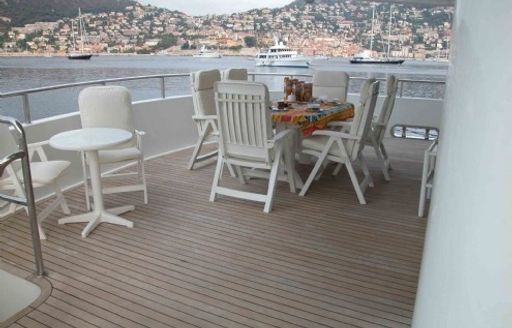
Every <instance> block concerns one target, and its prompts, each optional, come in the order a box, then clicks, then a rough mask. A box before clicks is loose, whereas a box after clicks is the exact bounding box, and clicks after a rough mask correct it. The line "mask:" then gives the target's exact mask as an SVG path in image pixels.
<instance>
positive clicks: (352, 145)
mask: <svg viewBox="0 0 512 328" xmlns="http://www.w3.org/2000/svg"><path fill="white" fill-rule="evenodd" d="M365 83H366V84H370V83H371V84H370V85H369V87H368V88H367V89H368V93H366V94H362V95H361V97H362V98H363V99H362V101H361V103H363V104H364V107H363V108H360V109H359V110H357V111H356V115H355V116H354V120H353V122H352V126H351V128H350V132H349V133H344V132H341V131H332V130H317V131H315V132H313V135H312V136H311V137H308V138H305V139H304V140H303V142H302V146H303V151H302V152H303V153H305V154H308V155H312V156H315V157H317V158H318V160H317V162H316V164H315V166H314V168H313V170H312V172H311V174H310V175H309V177H308V179H307V181H306V183H305V184H304V187H303V188H302V190H301V192H300V194H299V195H300V196H304V195H305V194H306V192H307V191H308V189H309V187H310V186H311V183H312V182H313V180H314V179H315V177H316V176H317V174H318V173H319V172H320V169H321V168H322V166H323V164H324V162H325V161H332V162H336V163H338V166H337V167H336V169H335V174H337V173H338V172H339V170H340V169H341V167H342V166H343V165H345V166H346V168H347V171H348V174H349V176H350V179H351V180H352V184H353V185H354V189H355V191H356V194H357V198H358V200H359V203H361V204H366V199H365V197H364V192H365V190H366V188H367V187H368V186H370V187H373V180H372V177H371V175H370V171H369V170H368V166H367V165H366V161H365V158H364V156H363V153H362V150H363V148H364V141H365V140H366V138H367V136H368V133H369V131H370V129H371V122H372V117H373V113H374V111H375V103H376V102H377V97H378V94H379V82H372V81H366V82H365ZM363 89H366V88H363ZM366 99H368V101H366ZM356 163H359V164H360V165H361V169H362V171H363V174H364V179H363V180H362V182H359V181H358V178H357V175H356V173H355V171H354V164H356Z"/></svg>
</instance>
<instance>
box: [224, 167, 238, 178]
mask: <svg viewBox="0 0 512 328" xmlns="http://www.w3.org/2000/svg"><path fill="white" fill-rule="evenodd" d="M226 166H227V167H228V171H229V175H231V177H233V178H236V172H235V169H233V166H232V165H231V164H226Z"/></svg>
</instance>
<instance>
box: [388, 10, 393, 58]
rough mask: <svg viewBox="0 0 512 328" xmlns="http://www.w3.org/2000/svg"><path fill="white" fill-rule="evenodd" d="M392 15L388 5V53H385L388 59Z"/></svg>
mask: <svg viewBox="0 0 512 328" xmlns="http://www.w3.org/2000/svg"><path fill="white" fill-rule="evenodd" d="M392 15H393V5H392V4H390V5H389V23H388V53H387V55H386V56H387V58H389V53H390V50H391V43H390V42H391V25H392V17H393V16H392Z"/></svg>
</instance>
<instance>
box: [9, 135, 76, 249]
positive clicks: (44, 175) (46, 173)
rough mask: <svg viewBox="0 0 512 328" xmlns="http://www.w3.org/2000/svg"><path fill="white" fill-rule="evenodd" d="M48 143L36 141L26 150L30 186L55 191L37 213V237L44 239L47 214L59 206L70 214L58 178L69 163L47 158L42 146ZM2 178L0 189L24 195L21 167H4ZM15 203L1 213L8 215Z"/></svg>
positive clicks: (13, 208)
mask: <svg viewBox="0 0 512 328" xmlns="http://www.w3.org/2000/svg"><path fill="white" fill-rule="evenodd" d="M47 144H48V141H43V142H38V143H33V144H29V145H27V146H28V152H29V158H30V161H31V162H30V171H31V174H32V186H33V188H34V189H36V188H44V187H47V188H49V189H50V190H51V191H53V192H55V200H54V201H53V202H51V203H50V204H48V205H47V206H46V207H45V208H44V209H43V210H42V211H41V212H39V213H38V215H37V225H38V228H39V237H40V238H41V239H46V233H45V231H44V229H43V228H42V224H43V222H44V221H45V220H46V219H47V218H48V216H49V215H50V214H51V213H52V212H53V211H54V210H55V209H57V207H59V206H60V208H61V210H62V212H64V214H66V215H69V214H71V212H70V210H69V207H68V204H67V202H66V198H64V195H63V194H62V190H61V189H60V186H59V183H58V180H59V178H60V177H61V175H62V173H63V172H64V170H66V169H67V168H68V166H69V165H70V164H71V163H70V162H68V161H60V160H54V161H50V160H48V157H47V155H46V153H45V151H44V148H43V147H44V146H46V145H47ZM36 157H39V161H34V159H35V158H36ZM5 173H7V174H4V178H3V179H1V180H0V190H5V191H10V192H12V193H13V194H14V195H19V196H23V197H25V191H24V190H25V189H24V187H23V172H22V171H21V169H16V168H15V167H13V165H10V166H8V167H7V168H6V170H5ZM16 207H17V206H16V205H15V204H9V207H8V209H7V210H6V211H5V213H3V214H2V215H10V214H12V213H14V211H15V210H16Z"/></svg>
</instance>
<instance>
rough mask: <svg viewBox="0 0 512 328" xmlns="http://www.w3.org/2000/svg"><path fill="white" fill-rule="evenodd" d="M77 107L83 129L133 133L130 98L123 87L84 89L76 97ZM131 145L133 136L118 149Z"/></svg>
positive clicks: (133, 141) (133, 139) (128, 92)
mask: <svg viewBox="0 0 512 328" xmlns="http://www.w3.org/2000/svg"><path fill="white" fill-rule="evenodd" d="M78 107H79V109H80V120H81V121H82V127H83V128H116V129H123V130H127V131H129V132H132V133H134V132H135V126H134V122H133V108H132V97H131V95H130V91H129V90H128V89H127V88H125V87H122V86H114V85H112V86H97V87H89V88H86V89H84V90H82V91H81V92H80V95H79V96H78ZM133 144H135V136H134V137H133V138H132V140H131V141H129V142H127V143H126V144H123V145H121V146H120V147H119V148H123V147H126V146H128V145H133Z"/></svg>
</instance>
